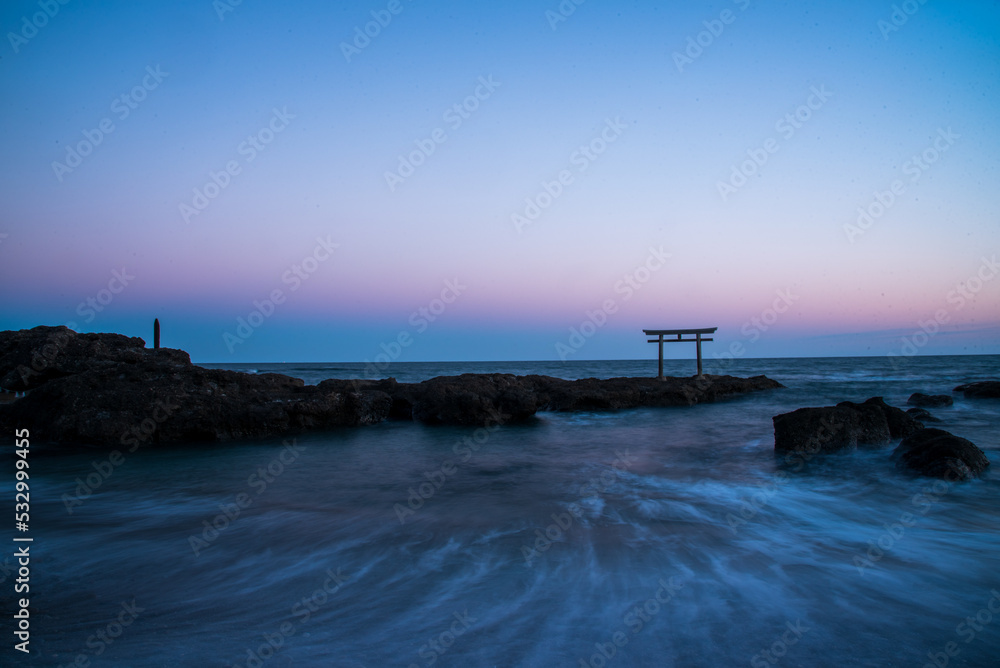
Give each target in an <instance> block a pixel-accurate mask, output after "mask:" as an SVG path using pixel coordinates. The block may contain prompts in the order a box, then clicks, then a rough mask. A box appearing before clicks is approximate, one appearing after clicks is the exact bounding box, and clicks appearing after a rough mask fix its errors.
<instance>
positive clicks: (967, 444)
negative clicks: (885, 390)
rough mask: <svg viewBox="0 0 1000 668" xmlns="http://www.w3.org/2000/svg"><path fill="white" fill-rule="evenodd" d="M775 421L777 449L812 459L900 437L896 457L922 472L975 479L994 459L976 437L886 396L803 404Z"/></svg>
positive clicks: (884, 442) (788, 454) (904, 464)
mask: <svg viewBox="0 0 1000 668" xmlns="http://www.w3.org/2000/svg"><path fill="white" fill-rule="evenodd" d="M911 410H912V409H911ZM919 410H923V409H919ZM923 412H924V413H927V411H923ZM918 415H919V413H918ZM927 416H928V417H930V414H929V413H927ZM931 419H936V418H931ZM773 421H774V450H775V452H778V453H783V454H785V455H786V457H788V456H793V457H797V458H799V459H802V460H808V459H810V458H812V457H813V456H815V455H818V454H822V453H829V452H836V451H838V450H845V449H855V448H858V447H862V446H868V447H879V446H883V445H888V444H889V443H890V442H891V441H892V440H893V439H897V438H899V439H902V440H901V441H900V442H899V445H898V446H897V447H896V449H895V450H894V451H893V453H892V458H893V459H894V460H896V463H897V466H899V468H902V469H907V470H910V471H913V472H915V473H919V474H920V475H926V476H932V477H936V478H945V479H947V480H950V481H955V480H969V479H971V478H974V477H976V476H978V475H979V474H980V473H982V472H983V471H984V470H985V469H986V467H988V466H989V465H990V461H989V459H987V457H986V454H985V453H984V452H983V451H982V450H980V449H979V448H978V447H976V445H975V444H974V443H972V442H971V441H968V440H966V439H964V438H961V437H960V436H955V435H954V434H951V433H949V432H947V431H944V430H942V429H932V428H926V427H924V425H923V424H922V423H921V422H920V421H919V420H917V419H915V418H914V416H913V415H911V414H910V413H909V412H907V411H904V410H902V409H901V408H896V407H894V406H890V405H888V404H887V403H885V401H883V400H882V398H881V397H872V398H871V399H868V400H867V401H865V402H864V403H860V404H857V403H854V402H851V401H842V402H841V403H839V404H837V405H836V406H823V407H820V408H800V409H798V410H795V411H792V412H791V413H783V414H781V415H775V416H774V418H773Z"/></svg>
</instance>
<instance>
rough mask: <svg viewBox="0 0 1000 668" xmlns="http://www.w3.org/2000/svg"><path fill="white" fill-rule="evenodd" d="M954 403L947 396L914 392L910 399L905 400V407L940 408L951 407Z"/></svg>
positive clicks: (949, 396)
mask: <svg viewBox="0 0 1000 668" xmlns="http://www.w3.org/2000/svg"><path fill="white" fill-rule="evenodd" d="M954 403H955V400H954V399H952V398H951V395H949V394H922V393H920V392H914V393H913V394H911V395H910V398H909V399H907V400H906V405H907V406H921V407H931V408H940V407H941V406H951V405H952V404H954Z"/></svg>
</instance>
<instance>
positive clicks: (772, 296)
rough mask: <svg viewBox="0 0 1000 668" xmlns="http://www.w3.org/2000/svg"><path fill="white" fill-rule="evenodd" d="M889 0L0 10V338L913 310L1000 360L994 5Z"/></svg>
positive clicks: (906, 314)
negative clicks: (260, 308) (866, 214)
mask: <svg viewBox="0 0 1000 668" xmlns="http://www.w3.org/2000/svg"><path fill="white" fill-rule="evenodd" d="M675 4H677V5H680V6H674V5H675ZM50 5H51V6H50ZM903 5H905V8H906V9H909V10H910V11H911V12H913V13H912V15H905V14H897V16H896V17H895V21H896V24H899V25H896V24H894V23H893V12H894V9H893V3H892V2H871V1H868V0H865V1H862V0H853V1H848V2H839V3H826V2H824V3H819V2H757V1H756V0H736V1H735V2H690V3H652V2H649V3H647V2H602V1H601V0H589V1H588V2H584V3H583V4H581V5H579V6H576V5H574V4H572V3H571V2H568V1H567V2H564V3H562V7H564V8H569V7H575V11H573V12H572V14H570V15H569V16H566V17H563V16H561V15H559V14H558V12H559V7H560V3H559V2H557V1H556V0H550V1H548V2H545V1H532V2H528V1H523V2H522V1H516V0H515V1H510V2H504V3H455V2H450V3H449V2H440V1H435V0H416V1H413V0H400V1H399V2H398V4H397V3H392V2H389V1H388V0H373V1H371V2H353V1H352V2H337V3H330V2H320V1H318V0H316V1H303V2H297V3H280V4H279V3H272V2H263V1H262V0H243V2H242V3H240V4H239V5H230V3H229V2H228V1H227V0H218V2H215V3H213V2H212V1H211V0H178V1H175V2H161V3H153V2H142V3H135V2H82V1H78V2H72V1H71V2H68V4H66V5H60V4H58V2H57V1H56V0H42V2H40V3H39V2H37V0H36V1H35V2H27V1H22V0H12V1H10V2H5V3H4V4H3V7H2V9H0V28H2V31H3V34H4V40H3V44H0V56H2V58H0V82H2V83H0V85H2V90H3V92H4V94H3V96H2V97H0V110H2V111H0V114H2V116H0V117H2V119H3V120H2V125H0V133H2V136H0V139H2V145H3V147H4V149H3V151H4V157H5V159H4V160H3V161H2V163H0V197H2V207H0V210H2V214H0V235H2V236H0V271H2V274H3V276H2V277H3V280H2V281H0V303H2V312H0V329H20V328H26V327H32V326H34V325H38V324H50V325H58V324H67V323H73V325H71V326H74V328H75V329H77V330H78V331H117V332H122V333H126V334H129V335H136V336H143V337H144V338H146V340H147V341H150V342H151V329H152V327H151V323H152V320H153V318H154V317H159V318H160V320H161V322H162V323H163V332H164V334H163V345H166V346H170V347H178V348H183V349H185V350H188V351H189V352H190V353H191V354H192V358H193V359H194V360H195V361H203V362H246V361H364V360H366V359H374V358H375V356H376V355H378V354H379V353H380V352H382V351H383V349H384V348H388V349H390V351H393V350H394V346H393V345H392V342H393V341H396V340H397V339H399V337H400V336H401V335H402V336H403V338H404V340H407V341H410V344H409V345H408V346H406V347H401V348H400V349H399V351H398V355H396V354H395V353H393V352H390V353H389V354H391V355H394V358H395V359H397V360H398V361H423V360H490V359H513V360H526V359H559V358H560V355H562V356H563V357H565V358H566V359H622V358H643V357H652V356H654V355H655V347H654V346H651V345H649V344H646V343H645V338H644V337H643V336H642V333H641V329H643V328H670V327H712V326H717V327H719V332H718V335H717V337H716V341H715V342H714V343H711V344H708V345H707V346H706V355H709V356H710V355H712V354H713V353H718V352H721V351H724V350H728V349H730V347H731V346H737V348H736V349H737V350H740V351H741V352H739V353H738V354H741V355H745V356H747V357H765V356H803V355H806V356H827V355H885V354H887V353H890V352H897V353H898V352H901V351H903V349H904V347H905V345H906V341H905V340H904V338H903V337H907V338H910V337H911V336H912V335H913V333H914V332H918V331H920V330H921V327H922V326H923V327H924V328H926V329H927V330H932V331H933V335H932V336H922V335H921V336H918V338H917V340H916V344H917V345H916V346H914V348H913V350H914V351H915V352H916V353H917V354H930V353H934V354H962V353H1000V276H997V275H996V274H997V273H998V271H1000V269H997V268H996V267H995V265H994V264H992V261H993V259H994V258H996V257H997V252H998V251H1000V187H998V186H1000V178H998V177H1000V172H998V166H1000V123H998V120H997V119H998V118H1000V87H998V84H1000V41H998V38H1000V4H998V3H997V2H985V1H975V2H958V1H945V0H931V1H930V2H927V3H926V4H922V5H921V4H919V3H918V2H916V0H912V1H911V2H909V3H903ZM896 6H897V7H902V5H900V4H899V3H897V4H896ZM45 7H48V9H49V12H50V13H54V15H53V16H51V17H50V16H46V15H45V14H44V9H45ZM56 8H57V9H58V11H56ZM391 9H396V10H398V13H396V14H392V12H391V11H390V10H391ZM914 10H915V11H914ZM373 12H375V18H373V14H372V13H373ZM557 16H558V18H559V19H563V18H565V20H559V21H556V20H555V18H554V17H557ZM387 17H391V21H388V22H386V18H387ZM376 18H381V19H382V20H383V22H384V23H387V24H386V25H384V26H378V25H376V24H374V23H372V24H371V25H369V26H368V27H369V30H370V32H372V33H376V32H377V34H376V36H375V37H372V38H370V39H369V40H368V42H367V43H366V42H364V41H361V40H359V41H358V44H360V45H362V46H363V48H358V49H356V51H354V52H351V53H348V54H347V55H345V53H344V47H343V44H344V43H352V41H353V40H354V39H355V38H356V35H357V33H358V32H363V31H364V30H365V26H366V24H368V23H370V22H372V21H374V20H376ZM903 18H905V22H904V21H903ZM726 21H728V22H726ZM32 22H34V24H37V25H39V26H40V27H36V25H33V24H32ZM706 23H707V25H706ZM889 27H891V28H893V29H892V30H889ZM376 28H377V30H376ZM896 28H898V29H896ZM356 29H357V31H356ZM713 30H714V31H715V32H717V33H718V34H717V35H714V34H712V31H713ZM699 41H700V42H701V43H702V46H698V42H699ZM688 49H690V50H689V51H688V56H691V57H690V60H689V61H688V62H681V63H680V65H681V66H680V67H678V58H677V56H675V54H676V53H680V54H684V53H685V51H686V50H688ZM699 49H700V51H699ZM688 56H686V57H688ZM157 68H159V69H158V71H159V72H161V73H162V74H160V75H158V76H157V77H153V76H152V75H150V74H149V72H150V71H153V72H155V71H157ZM481 81H488V82H493V83H491V85H490V86H489V87H488V88H487V87H485V86H483V85H482V84H481ZM144 82H145V88H144V87H143V86H144ZM136 87H139V88H136ZM131 91H135V92H136V94H135V95H134V98H136V99H133V95H132V93H131ZM477 91H478V93H479V95H480V98H482V99H477V98H475V97H474V96H475V94H476V93H477ZM815 91H820V92H822V96H816V94H815ZM123 95H126V96H127V97H126V100H124V101H123V100H122V96H123ZM470 96H473V97H470ZM810 96H812V97H810ZM137 98H143V99H142V100H141V101H137ZM116 100H117V101H116ZM809 102H811V103H812V104H813V107H814V108H812V109H809V108H808V107H803V105H807V104H808V103H809ZM128 103H130V104H131V106H133V107H134V108H129V107H128V106H127V104H128ZM463 104H465V105H466V109H465V110H464V111H463V112H462V113H463V115H464V116H465V117H462V116H459V115H458V113H457V112H455V111H454V110H453V108H454V107H455V105H460V107H461V105H463ZM450 109H451V110H452V111H450V112H449V110H450ZM468 109H471V111H470V110H468ZM125 111H127V112H128V115H127V116H125ZM276 113H277V114H278V116H277V117H276V116H275V114H276ZM796 113H798V114H799V119H798V120H795V118H794V117H795V114H796ZM788 114H792V117H793V120H794V122H795V125H796V126H797V127H795V126H793V125H792V124H790V123H788V122H787V121H782V119H784V118H785V117H786V115H788ZM459 121H460V123H459ZM102 122H103V123H104V127H105V128H108V127H113V131H112V132H110V133H107V134H104V133H100V134H103V137H101V140H100V142H99V143H97V144H96V145H95V146H93V147H92V150H90V151H88V149H89V148H91V147H90V146H89V144H90V143H91V139H87V136H86V134H85V133H89V135H90V137H91V138H92V139H93V138H95V137H97V136H98V133H96V132H95V130H98V129H99V128H100V127H101V124H102ZM779 122H780V123H779ZM269 126H270V127H269ZM274 130H278V131H274ZM602 133H603V135H604V136H603V138H602ZM252 136H253V137H258V139H257V141H258V142H259V145H260V147H261V150H259V151H258V150H257V149H251V148H250V147H251V144H249V143H245V142H247V139H248V138H249V137H252ZM435 136H436V137H437V138H438V139H439V140H440V139H444V141H442V142H440V143H438V142H435V141H434V140H433V139H432V137H435ZM611 139H613V141H605V140H611ZM265 140H270V143H266V144H264V143H262V142H263V141H265ZM81 142H83V146H82V148H81V147H80V143H81ZM419 144H423V145H424V146H425V147H427V146H429V145H433V146H434V150H433V152H429V151H425V152H426V153H429V155H417V156H416V157H417V159H418V161H421V162H422V163H423V164H420V165H419V166H417V167H416V168H415V169H414V171H413V173H412V175H408V176H406V178H405V179H402V181H401V182H396V183H395V184H394V186H393V187H390V185H389V184H388V183H387V178H386V173H387V172H393V171H396V170H398V169H399V167H400V156H409V155H410V154H411V153H412V152H414V151H419V150H421V149H419V148H418V146H419ZM585 146H592V147H593V152H591V153H590V155H589V157H588V156H587V155H585V154H584V153H581V152H579V150H580V148H581V147H585ZM71 149H79V150H80V152H89V155H86V156H84V157H81V159H80V161H79V163H78V164H77V166H76V167H74V168H72V170H71V171H67V170H64V169H62V168H60V167H59V166H58V165H54V163H63V164H66V165H67V166H69V164H70V163H67V159H68V155H69V154H68V151H70V150H71ZM768 149H770V152H769V151H768ZM598 151H603V152H601V153H599V154H598ZM754 155H756V156H757V158H758V162H762V163H763V164H761V165H759V166H758V165H757V164H754V163H747V166H746V167H745V169H744V171H746V172H748V173H750V176H749V177H748V178H746V183H745V184H744V183H742V181H741V180H740V178H737V179H736V180H735V181H730V179H731V177H732V173H733V170H734V166H735V168H736V169H739V168H740V166H741V165H742V164H743V163H744V162H745V161H747V160H750V159H751V158H752V156H754ZM761 156H765V157H766V161H763V159H762V157H761ZM920 156H924V157H923V158H921V157H920ZM251 157H253V159H252V160H251V159H250V158H251ZM914 157H917V158H918V159H919V160H921V162H920V163H919V164H918V163H917V162H914V161H913V159H914ZM421 159H422V160H421ZM925 160H926V161H925ZM227 164H229V165H230V166H233V167H235V168H236V169H234V170H233V171H236V170H237V169H238V173H236V174H235V175H232V176H228V175H227V177H226V178H228V184H227V185H226V187H225V188H222V189H219V191H218V192H217V193H214V194H216V196H215V197H214V198H213V199H211V200H206V201H207V206H206V207H205V208H204V209H203V210H201V211H199V212H198V213H197V214H196V215H188V216H187V217H186V218H187V220H186V219H185V216H184V215H183V214H182V211H181V205H182V204H185V205H188V206H193V202H194V200H195V199H196V198H195V192H194V191H195V190H196V189H198V190H202V191H204V190H205V187H206V185H207V184H211V183H212V174H213V173H214V174H216V179H217V180H220V181H223V182H224V181H225V180H226V178H223V177H220V176H219V173H221V172H224V171H225V170H226V168H227ZM57 172H58V173H57ZM560 173H563V174H562V176H563V178H564V180H565V184H560V185H559V186H558V187H559V188H561V189H562V192H561V193H559V194H558V196H556V197H554V198H552V199H551V201H549V200H547V194H545V195H542V196H541V200H542V202H541V203H543V204H546V205H547V206H546V208H544V209H542V210H541V212H540V215H538V216H537V218H535V219H534V220H532V221H529V222H528V224H520V225H518V224H516V223H515V222H514V221H513V220H512V216H513V215H514V214H520V215H524V214H525V210H526V208H530V207H529V206H528V203H527V202H526V200H535V201H536V202H537V201H538V199H539V197H540V194H543V193H545V189H544V186H543V182H545V183H549V184H550V186H549V188H550V189H551V190H553V191H555V190H557V189H558V188H557V187H556V186H554V185H551V184H552V183H553V182H556V183H557V182H558V179H559V177H560ZM740 177H742V175H740ZM727 182H728V183H730V184H732V183H736V184H738V185H739V187H735V188H734V189H732V190H729V191H728V192H727V193H726V196H725V197H723V196H722V194H720V186H719V184H720V183H727ZM894 182H896V183H895V186H896V193H893V192H892V190H893V185H894ZM212 189H213V188H212V187H209V190H212ZM877 193H878V195H877ZM890 197H891V198H892V201H891V203H889V198H890ZM878 199H881V200H882V204H880V203H879V202H878ZM884 204H887V205H885V206H884V210H881V211H880V210H879V209H880V207H883V205H884ZM859 207H861V208H863V209H869V210H870V211H872V212H873V213H875V214H880V215H878V216H874V217H873V218H872V222H871V224H870V225H868V226H867V228H866V229H862V228H860V227H851V226H856V225H857V221H858V210H859ZM529 213H530V211H529ZM525 220H527V218H526V219H525ZM866 224H867V223H866ZM318 239H322V240H325V242H326V244H327V246H329V245H331V244H336V245H337V246H336V248H335V249H334V250H333V251H332V252H329V253H328V252H327V251H325V250H322V249H321V250H320V251H319V253H318V255H319V256H320V257H321V258H323V259H321V260H315V259H307V258H312V257H315V256H316V249H317V246H318V241H317V240H318ZM651 249H652V250H651ZM665 254H668V255H669V257H668V258H667V259H665V260H657V259H655V258H656V257H657V256H658V255H660V256H662V255H665ZM651 258H652V259H651ZM303 263H304V265H305V268H306V269H313V270H314V271H313V272H312V273H308V272H307V271H306V269H301V266H303ZM647 263H649V264H648V265H647ZM296 265H299V266H300V271H301V272H302V274H303V275H304V276H306V277H307V278H305V279H304V280H303V279H302V278H298V277H296V276H295V274H294V271H295V270H294V267H295V266H296ZM644 267H645V268H644ZM123 270H124V273H125V274H127V275H128V276H134V278H126V280H127V282H128V285H125V286H122V285H121V283H120V282H119V281H117V280H113V279H114V274H113V272H115V271H117V272H119V273H121V272H122V271H123ZM288 272H292V273H288ZM626 277H630V278H626ZM628 280H632V281H634V283H635V285H636V286H638V287H637V288H633V287H630V286H629V283H628ZM643 280H644V281H645V282H641V281H643ZM449 281H451V282H452V284H456V282H457V286H458V288H459V289H458V290H457V292H458V294H457V297H456V298H454V299H453V301H452V302H451V303H449V304H445V303H444V302H435V299H440V298H441V296H442V292H443V291H444V296H445V297H447V298H448V299H449V300H451V299H452V297H453V291H452V292H449V291H448V287H447V286H448V282H449ZM109 283H110V286H111V287H112V288H114V289H115V290H120V292H117V293H112V292H110V291H106V292H102V290H107V289H108V288H109ZM275 290H281V296H282V297H283V298H284V300H283V302H282V303H280V304H277V305H276V306H275V307H274V310H273V313H271V314H270V315H269V317H267V318H258V319H257V320H256V321H255V322H258V324H259V326H257V327H254V328H249V329H246V328H245V329H243V331H242V334H244V335H245V334H246V333H248V332H249V333H250V335H249V336H242V335H241V333H240V330H239V329H238V325H239V321H238V318H244V319H248V318H251V312H252V311H253V310H254V309H255V306H254V300H258V301H261V300H264V299H266V298H268V296H269V295H270V294H271V293H272V292H273V291H275ZM963 291H964V293H965V294H964V295H963ZM782 295H784V297H782ZM109 297H110V300H109ZM88 299H89V300H95V303H96V304H97V306H98V307H100V311H98V310H97V309H96V308H92V307H91V306H87V300H88ZM101 300H103V301H105V302H107V303H106V304H101V303H100V301H101ZM609 300H610V301H609ZM776 300H777V305H778V306H779V307H780V310H782V311H783V312H782V313H778V312H777V311H773V312H769V311H768V309H771V308H773V307H774V306H775V304H776ZM606 303H608V304H610V305H611V306H613V308H612V309H609V310H610V311H613V312H611V313H608V314H604V315H601V314H596V312H597V311H600V310H602V309H603V307H604V306H605V304H606ZM421 308H424V309H431V310H433V311H437V312H438V314H437V315H433V317H434V320H433V322H432V321H431V320H430V318H424V317H423V316H421V315H420V309H421ZM264 310H270V309H269V308H268V307H266V305H265V307H264ZM588 312H589V313H591V314H592V315H591V316H588ZM605 315H606V322H605V321H604V317H605ZM591 317H592V318H593V319H594V320H597V321H600V322H602V323H603V324H602V325H601V326H600V327H597V326H594V327H593V328H592V329H591V328H588V327H584V328H583V329H585V330H586V332H587V333H590V334H592V335H591V336H589V337H583V338H574V337H573V336H572V331H571V329H570V328H572V327H575V328H577V329H580V328H581V324H582V323H584V322H585V321H588V320H589V319H590V318H591ZM935 317H938V319H939V320H940V323H934V324H931V322H930V321H932V320H934V318H935ZM754 318H758V319H761V320H759V323H760V325H761V326H758V324H756V323H754V320H753V319H754ZM261 320H262V322H260V321H261ZM921 323H923V325H922V324H921ZM592 330H593V331H592ZM227 333H229V334H231V335H233V336H238V337H240V338H241V339H242V341H241V342H237V343H233V341H232V339H229V343H228V344H227V341H226V337H225V335H226V334H227ZM407 337H409V338H407ZM574 342H576V343H580V342H583V345H582V346H577V345H574ZM383 344H384V346H383ZM558 344H562V345H563V346H566V347H562V348H559V347H558ZM567 347H568V348H567ZM689 348H690V346H668V350H667V352H668V354H670V355H672V356H677V357H690V356H692V355H693V350H690V349H689ZM230 349H231V350H230ZM567 349H568V350H569V352H567Z"/></svg>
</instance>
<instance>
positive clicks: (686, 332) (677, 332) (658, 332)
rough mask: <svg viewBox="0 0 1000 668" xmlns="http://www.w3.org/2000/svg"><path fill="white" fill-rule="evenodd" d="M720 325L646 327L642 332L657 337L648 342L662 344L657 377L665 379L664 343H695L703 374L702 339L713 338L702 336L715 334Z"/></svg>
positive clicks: (699, 366) (699, 372)
mask: <svg viewBox="0 0 1000 668" xmlns="http://www.w3.org/2000/svg"><path fill="white" fill-rule="evenodd" d="M717 329H718V327H706V328H704V329H644V330H642V333H643V334H645V335H646V336H655V337H657V338H655V339H649V340H648V341H647V343H659V344H660V366H659V373H658V374H657V376H656V377H657V378H658V379H660V380H663V343H664V342H667V343H694V344H695V346H696V347H697V349H698V375H699V376H700V375H701V342H702V341H712V340H713V339H706V338H702V336H703V335H705V334H714V333H715V330H717ZM690 335H694V338H693V339H691V338H688V339H685V338H683V337H684V336H690ZM665 336H676V337H677V338H676V339H664V338H663V337H665Z"/></svg>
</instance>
